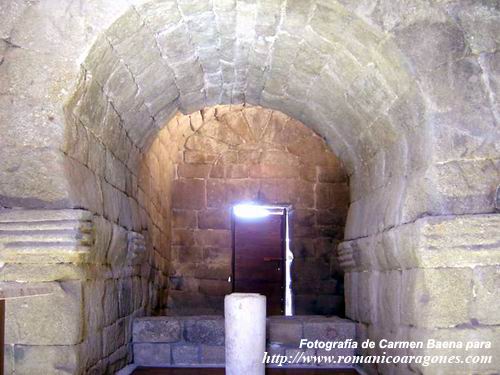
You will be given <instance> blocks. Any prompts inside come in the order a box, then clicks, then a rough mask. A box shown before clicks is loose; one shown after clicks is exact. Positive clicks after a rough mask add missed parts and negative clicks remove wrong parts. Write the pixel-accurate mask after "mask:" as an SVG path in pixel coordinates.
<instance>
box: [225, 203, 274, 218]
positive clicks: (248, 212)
mask: <svg viewBox="0 0 500 375" xmlns="http://www.w3.org/2000/svg"><path fill="white" fill-rule="evenodd" d="M233 212H234V214H235V215H236V216H237V217H241V218H245V219H258V218H261V217H267V216H269V215H270V214H271V213H270V212H269V211H268V210H267V209H266V208H265V207H262V206H257V205H254V204H237V205H235V206H234V207H233Z"/></svg>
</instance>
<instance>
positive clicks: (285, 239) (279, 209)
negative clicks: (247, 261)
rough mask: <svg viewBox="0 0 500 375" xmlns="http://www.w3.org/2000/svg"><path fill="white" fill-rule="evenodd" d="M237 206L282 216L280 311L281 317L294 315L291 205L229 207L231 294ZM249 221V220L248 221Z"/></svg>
mask: <svg viewBox="0 0 500 375" xmlns="http://www.w3.org/2000/svg"><path fill="white" fill-rule="evenodd" d="M239 204H249V205H253V206H258V207H262V208H264V209H267V210H269V211H270V215H280V216H283V220H282V225H281V258H282V262H281V267H282V269H283V272H282V280H281V287H282V311H283V315H294V304H293V293H292V292H291V283H292V276H291V263H292V262H293V254H292V252H291V250H290V255H291V258H290V267H289V266H288V262H287V260H288V258H287V257H288V248H289V243H290V241H291V239H290V229H289V228H290V222H289V214H290V212H291V211H292V210H293V207H292V205H291V204H275V205H274V204H259V203H258V202H252V203H246V202H241V203H237V204H234V205H232V206H231V242H232V245H231V292H232V293H234V289H235V277H234V275H235V270H236V231H235V224H236V215H235V213H234V207H235V206H237V205H239ZM249 220H251V219H249ZM287 273H290V276H289V280H287ZM288 289H290V293H289V294H290V296H289V298H290V299H291V300H290V311H287V308H286V307H287V291H288Z"/></svg>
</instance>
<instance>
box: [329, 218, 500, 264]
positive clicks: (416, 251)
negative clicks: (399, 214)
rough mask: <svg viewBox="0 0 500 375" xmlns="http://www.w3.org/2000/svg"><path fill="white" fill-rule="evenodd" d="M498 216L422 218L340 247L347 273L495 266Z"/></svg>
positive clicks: (499, 252) (499, 245)
mask: <svg viewBox="0 0 500 375" xmlns="http://www.w3.org/2000/svg"><path fill="white" fill-rule="evenodd" d="M499 227H500V215H496V214H481V215H462V216H428V217H424V218H421V219H418V220H417V221H415V222H413V223H409V224H404V225H401V226H398V227H395V228H393V229H391V230H388V231H386V232H383V233H379V234H376V235H372V236H369V237H363V238H360V239H355V240H350V241H344V242H342V243H341V244H340V245H339V250H338V252H339V257H338V259H339V263H340V265H341V266H342V267H343V268H344V269H345V270H348V271H368V270H378V271H390V270H397V269H410V268H441V267H458V268H464V267H476V266H489V265H500V232H499V231H498V228H499Z"/></svg>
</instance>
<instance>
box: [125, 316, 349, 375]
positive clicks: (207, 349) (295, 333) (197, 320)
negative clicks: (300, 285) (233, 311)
mask: <svg viewBox="0 0 500 375" xmlns="http://www.w3.org/2000/svg"><path fill="white" fill-rule="evenodd" d="M133 331H134V334H133V336H134V339H133V341H134V364H135V365H138V366H145V367H147V366H151V367H154V366H158V367H177V366H179V367H184V366H201V367H209V366H218V367H224V364H225V360H224V357H225V348H224V343H225V337H224V332H225V328H224V318H223V317H221V316H196V317H176V316H169V317H153V318H139V319H136V320H135V321H134V329H133ZM266 332H267V337H266V351H267V353H268V355H269V356H273V355H276V354H279V355H281V356H284V355H286V356H287V359H289V360H290V361H292V360H293V359H294V358H297V359H295V361H296V363H295V364H294V365H289V366H290V367H297V365H299V366H300V365H305V364H304V363H302V362H300V361H299V360H298V359H299V358H300V356H301V353H303V355H304V356H314V355H318V356H322V355H325V356H328V355H330V356H338V355H343V356H352V355H354V353H356V352H357V350H355V349H354V348H347V347H344V348H334V349H332V350H330V351H328V350H325V349H307V348H305V349H299V345H300V342H301V340H302V339H306V340H311V341H315V340H324V341H345V340H349V339H351V340H354V337H355V324H354V323H353V322H351V321H349V320H346V319H341V318H338V317H330V318H327V317H323V316H294V317H285V316H275V317H270V318H268V319H267V327H266ZM309 366H312V367H342V368H345V367H351V366H350V365H346V364H342V363H339V364H335V365H332V364H328V363H323V364H321V365H317V364H315V363H310V364H309ZM267 367H277V364H276V363H269V364H268V365H267ZM285 367H287V366H285Z"/></svg>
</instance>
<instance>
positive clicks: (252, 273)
mask: <svg viewBox="0 0 500 375" xmlns="http://www.w3.org/2000/svg"><path fill="white" fill-rule="evenodd" d="M283 219H284V216H283V215H270V216H267V217H264V218H258V219H251V220H249V219H242V218H238V217H235V218H234V270H233V277H234V284H233V285H234V291H235V292H242V293H260V294H263V295H265V296H266V297H267V313H268V315H281V314H283V299H284V295H283V285H284V257H283V253H284V241H283V234H284V228H283V225H284V222H283Z"/></svg>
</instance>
